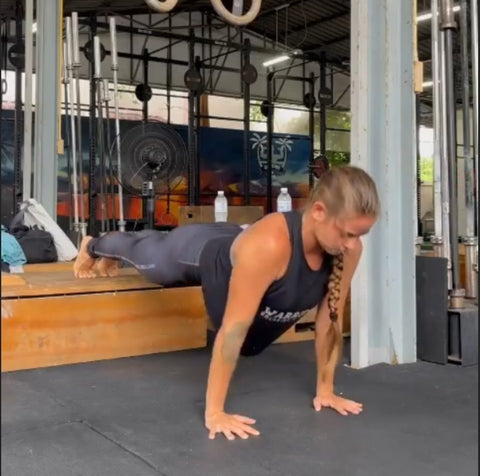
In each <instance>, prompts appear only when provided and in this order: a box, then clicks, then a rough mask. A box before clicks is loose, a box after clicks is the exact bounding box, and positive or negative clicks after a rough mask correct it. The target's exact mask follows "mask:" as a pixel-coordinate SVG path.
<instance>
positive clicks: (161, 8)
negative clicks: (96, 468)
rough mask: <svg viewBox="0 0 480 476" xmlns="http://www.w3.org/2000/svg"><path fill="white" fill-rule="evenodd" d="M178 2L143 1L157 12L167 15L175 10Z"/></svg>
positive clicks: (171, 0) (165, 0) (175, 0)
mask: <svg viewBox="0 0 480 476" xmlns="http://www.w3.org/2000/svg"><path fill="white" fill-rule="evenodd" d="M177 1H178V0H145V2H146V4H147V5H148V6H149V7H150V8H151V9H152V10H156V11H157V12H161V13H167V12H169V11H170V10H173V8H175V5H176V4H177Z"/></svg>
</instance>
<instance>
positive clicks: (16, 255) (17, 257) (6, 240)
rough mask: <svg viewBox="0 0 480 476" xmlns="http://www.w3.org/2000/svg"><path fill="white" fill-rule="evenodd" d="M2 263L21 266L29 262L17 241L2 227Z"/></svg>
mask: <svg viewBox="0 0 480 476" xmlns="http://www.w3.org/2000/svg"><path fill="white" fill-rule="evenodd" d="M2 261H5V263H8V264H9V265H10V266H20V265H22V264H25V263H26V262H27V258H25V253H24V252H23V250H22V247H21V246H20V244H19V243H18V241H17V239H16V238H15V237H14V236H12V235H11V234H10V233H8V232H7V231H6V228H5V227H4V226H3V225H2Z"/></svg>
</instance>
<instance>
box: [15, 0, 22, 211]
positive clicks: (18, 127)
mask: <svg viewBox="0 0 480 476" xmlns="http://www.w3.org/2000/svg"><path fill="white" fill-rule="evenodd" d="M22 10H23V8H22V2H17V6H16V16H15V42H16V44H17V45H20V44H21V43H22V41H23V39H22V36H23V31H22V30H23V28H22V27H23V22H22V16H23V11H22ZM22 69H23V66H22V65H20V64H17V65H16V66H15V122H14V131H15V132H14V134H13V136H14V148H13V151H14V153H13V157H14V162H13V163H14V166H13V174H14V182H13V203H14V214H15V213H16V212H17V211H18V209H19V206H20V202H21V200H22V185H21V184H22V180H21V170H22V137H23V110H22Z"/></svg>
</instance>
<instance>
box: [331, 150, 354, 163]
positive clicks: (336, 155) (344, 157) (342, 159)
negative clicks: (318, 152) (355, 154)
mask: <svg viewBox="0 0 480 476" xmlns="http://www.w3.org/2000/svg"><path fill="white" fill-rule="evenodd" d="M326 156H327V159H328V162H329V163H330V167H334V166H335V165H342V164H348V163H349V162H350V154H349V153H348V152H335V151H333V150H327V152H326Z"/></svg>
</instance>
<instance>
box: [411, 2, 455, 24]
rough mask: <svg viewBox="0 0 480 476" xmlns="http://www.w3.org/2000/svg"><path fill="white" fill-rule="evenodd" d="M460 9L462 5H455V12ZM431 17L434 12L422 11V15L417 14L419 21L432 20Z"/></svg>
mask: <svg viewBox="0 0 480 476" xmlns="http://www.w3.org/2000/svg"><path fill="white" fill-rule="evenodd" d="M459 10H460V5H455V6H454V7H453V11H454V12H458V11H459ZM431 18H432V12H426V13H421V14H420V15H418V16H417V23H420V22H422V21H427V20H431Z"/></svg>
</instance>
